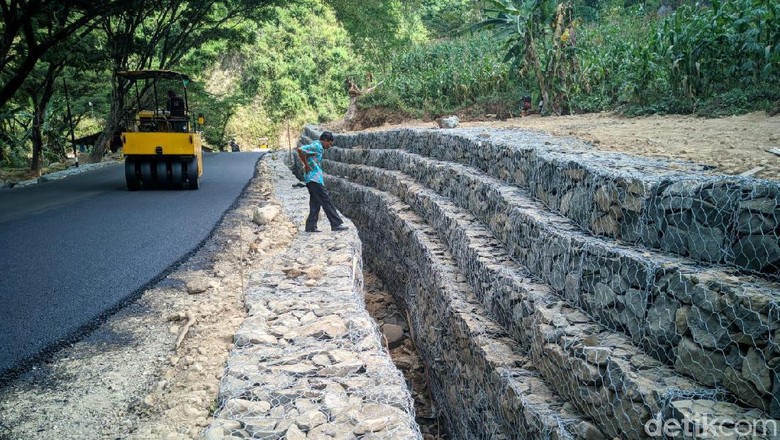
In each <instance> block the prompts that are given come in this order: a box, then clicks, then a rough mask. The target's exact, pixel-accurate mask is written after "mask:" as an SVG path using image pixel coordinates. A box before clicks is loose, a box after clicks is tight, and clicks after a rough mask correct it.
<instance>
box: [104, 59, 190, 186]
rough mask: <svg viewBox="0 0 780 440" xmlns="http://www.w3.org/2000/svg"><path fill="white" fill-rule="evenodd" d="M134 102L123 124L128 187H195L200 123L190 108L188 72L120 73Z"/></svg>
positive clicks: (123, 150)
mask: <svg viewBox="0 0 780 440" xmlns="http://www.w3.org/2000/svg"><path fill="white" fill-rule="evenodd" d="M118 76H119V78H121V79H123V80H126V81H129V82H130V84H129V87H127V88H123V89H124V90H128V93H130V94H131V95H134V98H135V99H134V101H135V105H134V106H133V107H134V108H133V109H132V111H131V112H130V113H128V115H129V116H128V118H126V120H125V123H124V127H125V129H124V131H122V145H123V147H122V148H123V149H122V152H123V154H124V157H125V180H126V182H127V189H128V190H130V191H137V190H139V189H141V188H143V189H151V188H188V189H198V187H199V186H200V176H201V175H202V174H203V152H202V150H201V135H200V130H199V129H200V127H201V126H202V124H203V117H202V116H199V117H198V118H197V119H195V118H194V117H193V113H192V112H191V111H190V108H189V103H188V96H187V85H188V84H189V82H190V78H189V76H187V75H185V74H183V73H178V72H173V71H170V70H134V71H126V72H119V73H118ZM177 92H178V93H177Z"/></svg>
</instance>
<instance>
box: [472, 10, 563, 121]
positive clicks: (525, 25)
mask: <svg viewBox="0 0 780 440" xmlns="http://www.w3.org/2000/svg"><path fill="white" fill-rule="evenodd" d="M487 4H488V5H487V6H486V8H485V15H486V16H487V17H488V18H487V19H486V20H484V21H482V22H480V23H477V24H476V25H474V26H473V27H472V30H483V29H488V30H493V31H494V35H495V37H496V38H497V39H498V40H500V41H502V42H503V44H504V49H505V50H506V56H505V61H507V62H509V61H514V62H515V63H518V64H521V65H522V64H526V66H524V67H523V68H522V69H521V70H525V69H526V68H528V67H530V69H531V70H532V71H533V74H534V76H535V77H536V82H537V85H538V87H539V92H540V94H541V96H542V101H543V103H544V107H543V111H544V112H549V111H551V110H552V111H555V112H556V113H560V107H558V106H557V105H556V106H555V107H554V106H553V103H554V101H555V102H557V101H558V99H551V97H552V96H551V94H552V92H553V86H554V84H553V83H554V81H555V76H556V75H557V74H558V73H559V70H560V69H559V68H558V64H559V61H560V45H561V43H562V42H563V43H566V42H567V41H570V37H569V35H570V34H569V33H565V35H566V37H565V38H564V39H562V38H561V37H562V35H564V32H565V30H566V29H567V26H570V24H571V20H570V18H569V19H567V20H564V16H565V14H564V11H565V10H568V9H569V8H568V7H567V6H566V7H565V6H564V5H563V4H559V3H558V1H556V0H487ZM548 38H551V41H547V39H548ZM546 47H547V48H549V49H550V50H549V51H548V52H547V53H545V52H543V51H544V49H545V48H546ZM545 61H546V62H545ZM552 98H557V97H552Z"/></svg>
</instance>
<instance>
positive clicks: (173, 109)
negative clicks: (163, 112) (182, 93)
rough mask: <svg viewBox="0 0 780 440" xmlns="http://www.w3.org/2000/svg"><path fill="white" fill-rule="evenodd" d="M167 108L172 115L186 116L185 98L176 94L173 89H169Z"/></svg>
mask: <svg viewBox="0 0 780 440" xmlns="http://www.w3.org/2000/svg"><path fill="white" fill-rule="evenodd" d="M167 110H168V111H169V112H170V114H171V116H184V100H183V99H182V98H179V97H178V96H176V93H174V91H173V90H168V106H167Z"/></svg>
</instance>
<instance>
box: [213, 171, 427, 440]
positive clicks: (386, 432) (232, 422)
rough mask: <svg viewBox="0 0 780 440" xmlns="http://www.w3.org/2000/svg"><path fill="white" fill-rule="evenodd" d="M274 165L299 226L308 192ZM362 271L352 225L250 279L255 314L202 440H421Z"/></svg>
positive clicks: (238, 338)
mask: <svg viewBox="0 0 780 440" xmlns="http://www.w3.org/2000/svg"><path fill="white" fill-rule="evenodd" d="M266 160H267V159H266ZM269 164H270V167H271V169H272V170H273V171H274V173H275V180H274V184H275V186H276V191H277V201H279V203H281V205H282V206H283V207H284V209H285V211H286V212H287V215H288V217H289V218H290V219H292V220H293V221H294V222H295V223H296V224H299V225H301V226H303V216H304V215H306V214H307V211H308V194H307V193H306V190H305V189H303V190H301V189H297V190H295V189H293V188H294V186H293V185H294V184H295V183H297V180H296V179H295V178H294V177H293V175H292V173H290V170H289V169H288V168H287V167H286V166H285V165H283V164H282V163H281V161H273V160H271V161H270V162H269ZM347 222H348V224H350V225H351V222H349V221H348V220H347ZM362 267H363V265H362V256H361V243H360V240H359V239H358V236H357V232H356V231H355V229H354V227H353V229H352V230H351V231H347V232H344V233H339V234H329V233H323V234H319V235H312V234H303V233H301V234H299V235H298V236H297V237H296V238H295V240H294V241H293V244H292V246H291V247H290V249H289V250H288V251H287V252H285V253H284V254H282V255H280V256H278V257H275V259H274V261H273V262H271V263H270V264H269V266H268V267H267V268H266V270H264V271H262V272H257V273H252V274H251V275H250V279H249V286H248V288H247V293H246V300H245V302H246V306H247V309H248V315H249V317H248V318H247V319H246V320H245V321H244V323H243V324H242V325H241V327H240V328H239V330H238V331H237V333H236V335H235V348H234V349H233V350H232V352H231V354H230V356H229V359H228V366H227V368H226V370H225V374H224V376H223V379H222V382H221V385H220V392H219V399H218V402H217V403H218V408H217V411H216V413H215V419H214V422H213V423H212V424H211V426H210V427H209V429H208V430H207V431H206V433H205V435H204V438H205V439H208V440H219V439H237V438H247V439H249V438H253V439H258V438H259V439H282V438H284V439H290V440H293V439H306V438H308V439H323V440H325V439H333V438H336V439H354V438H361V439H366V440H378V439H385V440H395V439H409V440H413V439H422V435H421V434H420V431H419V428H418V426H417V424H416V423H415V421H414V409H413V403H412V398H411V395H410V393H409V390H408V389H407V386H406V383H405V381H404V378H403V376H402V375H401V373H400V372H399V371H398V370H397V369H396V368H395V366H394V365H393V363H392V361H391V359H390V356H389V354H388V353H387V351H386V350H385V348H384V346H383V345H382V342H381V337H380V333H379V330H378V328H377V326H376V323H375V322H374V321H373V320H372V319H371V317H370V316H369V315H368V312H367V311H366V310H365V306H364V301H363V275H362Z"/></svg>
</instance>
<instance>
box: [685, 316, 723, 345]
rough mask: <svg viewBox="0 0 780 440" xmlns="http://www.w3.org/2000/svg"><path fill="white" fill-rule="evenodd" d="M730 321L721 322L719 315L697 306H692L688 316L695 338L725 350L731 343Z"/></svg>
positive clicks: (699, 341)
mask: <svg viewBox="0 0 780 440" xmlns="http://www.w3.org/2000/svg"><path fill="white" fill-rule="evenodd" d="M727 325H728V323H724V322H721V319H720V317H719V316H718V315H715V314H712V313H709V312H707V311H706V310H703V309H701V308H699V307H697V306H693V307H691V312H690V315H689V317H688V327H689V328H690V329H691V335H692V336H693V340H694V341H696V342H698V343H699V344H701V345H702V346H704V347H707V348H713V349H719V350H723V349H725V348H726V347H728V345H729V344H730V343H731V336H730V335H729V331H728V328H727Z"/></svg>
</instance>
